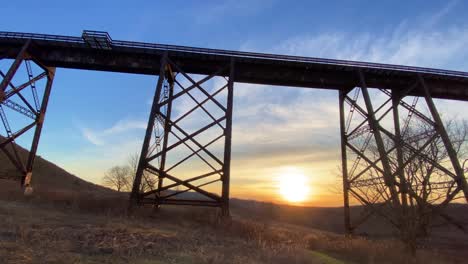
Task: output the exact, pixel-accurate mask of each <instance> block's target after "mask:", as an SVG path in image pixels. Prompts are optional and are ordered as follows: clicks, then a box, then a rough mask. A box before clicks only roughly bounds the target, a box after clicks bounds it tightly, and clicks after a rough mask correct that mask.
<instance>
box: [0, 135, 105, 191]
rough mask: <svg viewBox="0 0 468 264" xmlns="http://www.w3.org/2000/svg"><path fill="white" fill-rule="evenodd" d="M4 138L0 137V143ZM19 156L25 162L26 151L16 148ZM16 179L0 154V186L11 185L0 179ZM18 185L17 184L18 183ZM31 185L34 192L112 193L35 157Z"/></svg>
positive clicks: (0, 153) (16, 173)
mask: <svg viewBox="0 0 468 264" xmlns="http://www.w3.org/2000/svg"><path fill="white" fill-rule="evenodd" d="M4 139H5V138H4V137H2V136H0V141H2V140H4ZM17 149H18V151H19V154H20V156H21V157H22V158H23V160H27V154H28V151H27V150H25V149H24V148H22V147H20V146H17ZM5 178H7V179H17V180H19V178H20V174H19V173H18V172H17V170H16V169H15V167H14V166H13V165H12V164H11V162H10V161H9V160H8V158H7V157H6V155H5V154H4V153H3V152H0V184H1V185H2V186H5V185H8V186H10V185H12V183H11V181H4V180H1V179H5ZM18 185H19V183H18ZM32 185H33V187H34V189H35V190H38V191H40V190H70V191H77V192H99V193H106V194H107V193H112V192H113V191H112V190H110V189H108V188H105V187H102V186H100V185H97V184H94V183H91V182H88V181H85V180H83V179H80V178H79V177H77V176H75V175H73V174H70V173H69V172H67V171H66V170H64V169H62V168H60V167H58V166H57V165H55V164H53V163H51V162H49V161H47V160H45V159H43V158H41V157H40V156H37V157H36V160H35V163H34V170H33V178H32Z"/></svg>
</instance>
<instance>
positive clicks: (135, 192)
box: [130, 53, 167, 207]
mask: <svg viewBox="0 0 468 264" xmlns="http://www.w3.org/2000/svg"><path fill="white" fill-rule="evenodd" d="M166 64H167V53H165V54H164V56H162V58H161V61H160V67H159V77H158V82H157V84H156V89H155V93H154V96H153V104H152V106H151V112H150V115H149V118H148V125H147V127H146V133H145V138H144V140H143V146H142V147H141V153H140V159H139V161H138V167H137V171H136V175H135V179H134V181H133V187H132V192H131V194H130V207H132V206H133V205H134V204H135V203H136V204H138V203H139V202H140V195H139V193H140V185H141V179H142V177H143V172H144V170H145V167H146V165H147V164H148V160H147V156H148V149H149V144H150V141H151V136H152V134H153V127H154V123H155V122H156V115H157V112H158V111H159V109H158V104H159V100H160V98H161V91H162V85H163V82H164V78H165V71H166Z"/></svg>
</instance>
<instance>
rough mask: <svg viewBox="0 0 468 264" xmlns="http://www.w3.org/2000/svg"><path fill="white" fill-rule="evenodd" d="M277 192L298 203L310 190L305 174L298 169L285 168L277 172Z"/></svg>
mask: <svg viewBox="0 0 468 264" xmlns="http://www.w3.org/2000/svg"><path fill="white" fill-rule="evenodd" d="M278 179H279V182H278V183H279V186H278V188H279V193H280V194H281V196H282V197H283V199H285V200H286V201H288V202H291V203H300V202H304V201H305V200H306V199H307V196H308V194H309V192H310V188H309V185H308V181H307V178H306V176H305V175H304V174H303V173H302V172H301V171H300V170H298V169H293V168H287V169H285V170H284V171H282V173H281V174H279V177H278Z"/></svg>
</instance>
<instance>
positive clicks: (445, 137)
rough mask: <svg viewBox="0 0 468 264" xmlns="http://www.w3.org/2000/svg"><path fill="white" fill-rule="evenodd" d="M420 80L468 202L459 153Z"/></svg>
mask: <svg viewBox="0 0 468 264" xmlns="http://www.w3.org/2000/svg"><path fill="white" fill-rule="evenodd" d="M418 78H419V82H420V84H421V86H422V88H423V91H424V98H425V99H426V103H427V106H428V108H429V111H430V112H431V115H432V118H433V119H434V122H435V129H436V130H437V132H438V133H439V135H440V137H441V138H442V142H443V143H444V146H445V148H446V149H447V154H448V155H449V158H450V161H451V163H452V166H453V168H454V170H455V174H456V175H457V179H456V182H457V184H458V185H459V186H460V187H461V189H462V190H463V194H464V195H465V199H466V201H467V202H468V184H467V182H466V178H465V173H464V172H463V168H462V167H461V165H460V161H459V160H458V156H457V152H456V151H455V149H454V148H453V145H452V142H451V141H450V138H449V136H448V134H447V131H446V130H445V127H444V124H443V122H442V119H441V118H440V116H439V112H438V111H437V108H436V106H435V104H434V101H433V100H432V97H431V93H430V91H429V89H428V87H427V85H426V82H425V81H424V78H423V77H422V76H421V74H418Z"/></svg>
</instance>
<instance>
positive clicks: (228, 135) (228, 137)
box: [222, 59, 235, 217]
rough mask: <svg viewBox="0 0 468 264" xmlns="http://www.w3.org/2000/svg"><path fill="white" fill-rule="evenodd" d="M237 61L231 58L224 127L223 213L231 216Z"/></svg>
mask: <svg viewBox="0 0 468 264" xmlns="http://www.w3.org/2000/svg"><path fill="white" fill-rule="evenodd" d="M234 65H235V62H234V59H231V65H230V72H229V80H228V94H227V107H226V128H225V129H224V135H225V141H224V142H225V143H224V164H223V177H222V180H223V188H222V215H223V216H225V217H227V216H229V183H230V178H231V141H232V111H233V105H234V103H233V101H234V74H235V66H234Z"/></svg>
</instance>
